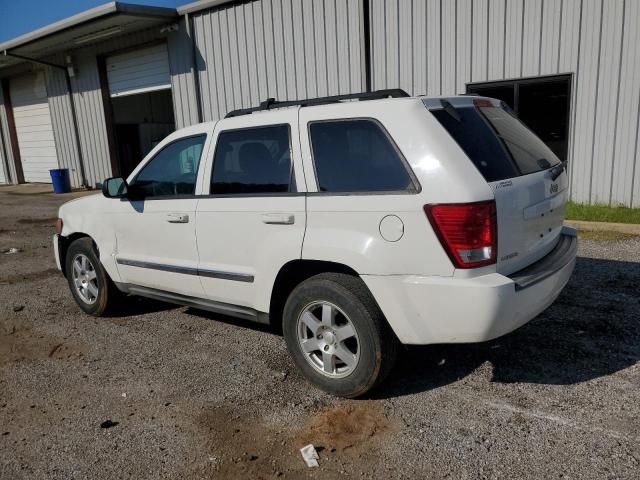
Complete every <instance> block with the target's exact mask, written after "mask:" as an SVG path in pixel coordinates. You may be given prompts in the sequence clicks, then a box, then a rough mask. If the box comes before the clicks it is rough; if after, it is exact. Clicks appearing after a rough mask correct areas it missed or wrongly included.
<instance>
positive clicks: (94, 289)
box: [65, 237, 121, 317]
mask: <svg viewBox="0 0 640 480" xmlns="http://www.w3.org/2000/svg"><path fill="white" fill-rule="evenodd" d="M65 274H66V277H67V281H68V283H69V288H70V289H71V294H72V295H73V298H74V300H75V301H76V303H77V304H78V306H79V307H80V308H81V309H82V310H83V311H84V312H85V313H88V314H89V315H93V316H96V317H100V316H102V315H104V314H105V313H106V312H107V311H108V310H110V309H112V308H113V306H114V305H115V304H116V303H117V300H118V298H119V297H120V296H121V293H120V291H119V290H118V288H117V287H116V286H115V285H114V283H113V282H112V281H111V279H110V278H109V275H107V272H106V271H105V269H104V267H103V266H102V263H100V259H99V258H98V255H97V252H96V249H95V247H94V245H93V241H92V240H91V239H90V238H88V237H85V238H80V239H78V240H75V241H74V242H73V243H71V245H69V248H68V249H67V252H66V256H65Z"/></svg>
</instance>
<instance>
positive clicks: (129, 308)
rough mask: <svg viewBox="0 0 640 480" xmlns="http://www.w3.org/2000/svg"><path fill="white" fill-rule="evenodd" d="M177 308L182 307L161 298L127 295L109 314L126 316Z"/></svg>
mask: <svg viewBox="0 0 640 480" xmlns="http://www.w3.org/2000/svg"><path fill="white" fill-rule="evenodd" d="M175 308H181V307H180V305H176V304H174V303H166V302H162V301H160V300H153V299H151V298H144V297H138V296H133V295H132V296H129V297H125V298H124V299H123V300H122V301H121V302H120V303H118V305H116V306H115V307H114V308H113V310H111V311H110V312H109V314H108V315H107V317H108V318H125V317H133V316H137V315H144V314H147V313H156V312H166V311H168V310H173V309H175Z"/></svg>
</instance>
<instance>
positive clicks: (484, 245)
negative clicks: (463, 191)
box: [424, 200, 498, 268]
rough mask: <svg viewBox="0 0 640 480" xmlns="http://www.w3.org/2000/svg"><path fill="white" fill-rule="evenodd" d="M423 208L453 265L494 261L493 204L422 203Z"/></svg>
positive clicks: (494, 221)
mask: <svg viewBox="0 0 640 480" xmlns="http://www.w3.org/2000/svg"><path fill="white" fill-rule="evenodd" d="M424 211H425V213H426V214H427V218H428V219H429V222H431V226H432V227H433V230H434V231H435V233H436V235H437V236H438V238H439V239H440V243H441V244H442V247H443V248H444V250H445V251H446V252H447V254H448V255H449V258H451V261H452V262H453V264H454V266H455V267H456V268H474V267H481V266H483V265H490V264H492V263H495V262H496V253H497V249H498V238H497V221H496V203H495V202H494V201H493V200H491V201H487V202H476V203H452V204H440V205H425V206H424Z"/></svg>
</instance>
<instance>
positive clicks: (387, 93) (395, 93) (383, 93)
mask: <svg viewBox="0 0 640 480" xmlns="http://www.w3.org/2000/svg"><path fill="white" fill-rule="evenodd" d="M409 96H410V95H409V94H408V93H407V92H405V91H404V90H402V89H400V88H390V89H387V90H376V91H375V92H361V93H349V94H347V95H333V96H331V97H318V98H307V99H305V100H287V101H284V102H279V101H277V100H276V99H275V98H267V99H266V100H265V101H264V102H261V103H260V106H258V107H251V108H240V109H238V110H232V111H230V112H229V113H227V114H226V115H225V117H224V118H231V117H238V116H240V115H248V114H250V113H253V112H260V111H263V110H270V109H272V108H283V107H293V106H296V105H299V106H301V107H310V106H312V105H327V104H330V103H337V102H341V101H343V100H379V99H382V98H401V97H409Z"/></svg>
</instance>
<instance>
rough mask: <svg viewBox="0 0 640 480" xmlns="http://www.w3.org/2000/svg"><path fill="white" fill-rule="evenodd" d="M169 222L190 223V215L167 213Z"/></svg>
mask: <svg viewBox="0 0 640 480" xmlns="http://www.w3.org/2000/svg"><path fill="white" fill-rule="evenodd" d="M167 222H169V223H189V215H187V214H186V213H167Z"/></svg>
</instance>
